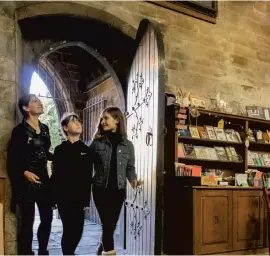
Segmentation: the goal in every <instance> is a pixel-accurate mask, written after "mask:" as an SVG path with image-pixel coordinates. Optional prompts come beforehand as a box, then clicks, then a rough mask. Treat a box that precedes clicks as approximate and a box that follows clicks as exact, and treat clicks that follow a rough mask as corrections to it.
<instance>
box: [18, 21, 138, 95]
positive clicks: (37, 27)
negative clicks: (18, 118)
mask: <svg viewBox="0 0 270 256" xmlns="http://www.w3.org/2000/svg"><path fill="white" fill-rule="evenodd" d="M19 25H20V28H21V32H22V36H23V39H24V40H25V41H27V42H33V41H35V45H36V42H37V41H38V40H40V41H42V40H50V41H52V42H59V41H81V42H84V43H85V44H86V45H88V46H90V47H92V48H93V49H96V50H97V51H98V52H99V53H100V55H101V56H103V57H105V58H106V59H107V61H108V62H109V64H110V65H111V66H112V67H113V68H114V70H115V72H116V74H117V76H118V78H119V80H120V82H121V84H122V86H123V89H124V91H125V87H126V86H125V85H126V82H127V76H128V73H129V68H130V66H131V62H132V57H133V54H134V51H135V41H134V40H133V39H132V38H130V37H128V36H127V35H125V34H123V33H122V32H120V31H118V30H116V29H114V28H112V27H110V26H109V25H108V24H104V23H101V22H97V21H94V20H90V19H82V18H77V17H74V16H70V17H68V16H39V17H34V18H29V19H24V20H21V21H20V22H19ZM40 51H41V52H42V51H44V49H40ZM41 52H40V53H41ZM47 59H48V60H49V61H50V62H51V64H52V65H53V66H54V68H55V70H57V72H58V73H59V74H60V76H61V78H62V79H63V80H64V81H65V82H66V83H71V84H72V85H74V84H76V85H77V86H78V88H77V89H79V90H80V91H82V92H83V91H86V90H87V88H88V89H89V87H88V86H89V84H90V83H91V82H92V81H93V80H95V79H97V78H98V77H100V76H102V75H103V74H104V73H105V72H106V71H107V70H106V69H105V68H104V67H103V66H102V65H101V64H100V63H99V61H97V60H96V58H94V57H93V56H92V55H91V54H89V53H87V52H86V51H85V50H84V49H82V48H80V47H74V46H73V47H67V48H62V49H59V50H57V51H54V52H52V53H50V54H49V55H48V56H47Z"/></svg>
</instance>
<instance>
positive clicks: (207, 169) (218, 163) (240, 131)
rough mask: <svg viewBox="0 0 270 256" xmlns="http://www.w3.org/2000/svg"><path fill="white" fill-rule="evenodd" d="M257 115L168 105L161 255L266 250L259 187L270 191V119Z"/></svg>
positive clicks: (262, 204) (251, 112) (264, 221)
mask: <svg viewBox="0 0 270 256" xmlns="http://www.w3.org/2000/svg"><path fill="white" fill-rule="evenodd" d="M255 112H256V111H254V109H250V115H249V116H240V115H239V116H238V115H232V114H228V113H220V112H215V111H210V110H206V109H200V108H198V109H195V110H194V109H190V108H185V107H180V106H179V105H170V106H167V107H166V111H165V122H166V123H165V125H166V135H165V140H164V143H165V150H166V154H165V158H164V164H165V173H166V174H165V178H164V253H165V254H168V255H169V254H174V255H181V254H182V255H183V254H184V255H188V254H196V255H199V254H219V253H226V252H230V254H234V252H236V251H237V252H241V254H242V253H243V254H245V253H251V254H254V253H255V252H256V253H263V252H264V250H266V251H267V249H268V247H267V246H268V244H267V243H268V242H267V241H268V238H267V232H266V230H267V228H266V213H265V204H264V201H263V198H262V195H263V192H262V189H261V187H262V177H266V181H267V182H266V183H267V184H268V185H269V186H270V121H269V119H268V118H264V119H262V118H261V111H257V112H258V113H257V112H256V113H255ZM264 112H265V113H266V114H265V115H266V116H267V117H268V116H269V111H268V112H267V111H264ZM262 113H263V112H262ZM267 113H268V114H267ZM254 116H256V118H255V117H254ZM175 216H177V218H175ZM174 230H182V231H181V232H180V233H179V234H178V235H177V236H175V234H174V232H173V231H174ZM249 250H252V252H249Z"/></svg>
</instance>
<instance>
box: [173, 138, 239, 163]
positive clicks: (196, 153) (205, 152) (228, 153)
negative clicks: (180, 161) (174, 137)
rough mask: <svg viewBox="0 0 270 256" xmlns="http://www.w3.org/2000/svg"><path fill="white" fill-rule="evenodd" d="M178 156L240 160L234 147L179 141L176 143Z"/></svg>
mask: <svg viewBox="0 0 270 256" xmlns="http://www.w3.org/2000/svg"><path fill="white" fill-rule="evenodd" d="M178 158H194V159H205V160H217V161H241V157H240V156H239V155H238V154H237V152H236V150H235V148H234V147H225V148H224V147H203V146H194V145H192V144H184V143H181V142H180V143H178Z"/></svg>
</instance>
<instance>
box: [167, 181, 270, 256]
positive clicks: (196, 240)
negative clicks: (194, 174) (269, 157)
mask: <svg viewBox="0 0 270 256" xmlns="http://www.w3.org/2000/svg"><path fill="white" fill-rule="evenodd" d="M164 197H165V198H164V253H165V254H174V255H175V254H176V255H177V254H178V255H179V254H215V253H225V252H228V253H232V252H235V253H236V252H237V251H241V250H242V251H243V250H250V249H252V250H259V249H262V248H264V247H267V246H268V245H267V232H266V231H267V228H266V227H267V225H266V224H267V223H266V212H265V206H264V201H263V191H262V189H260V188H249V187H248V188H244V187H225V186H224V187H220V186H215V187H205V186H194V187H177V186H169V184H167V185H166V184H165V194H164Z"/></svg>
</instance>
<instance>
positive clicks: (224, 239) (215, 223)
mask: <svg viewBox="0 0 270 256" xmlns="http://www.w3.org/2000/svg"><path fill="white" fill-rule="evenodd" d="M194 203H195V206H194V223H195V225H194V227H195V234H194V235H195V237H194V238H195V254H204V253H209V252H216V251H219V252H223V251H228V250H230V249H231V248H232V233H231V230H230V229H231V226H232V211H231V205H232V197H231V191H228V190H196V191H195V200H194Z"/></svg>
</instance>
